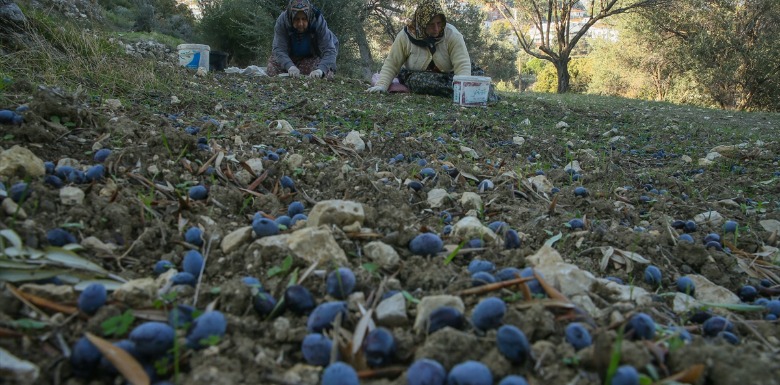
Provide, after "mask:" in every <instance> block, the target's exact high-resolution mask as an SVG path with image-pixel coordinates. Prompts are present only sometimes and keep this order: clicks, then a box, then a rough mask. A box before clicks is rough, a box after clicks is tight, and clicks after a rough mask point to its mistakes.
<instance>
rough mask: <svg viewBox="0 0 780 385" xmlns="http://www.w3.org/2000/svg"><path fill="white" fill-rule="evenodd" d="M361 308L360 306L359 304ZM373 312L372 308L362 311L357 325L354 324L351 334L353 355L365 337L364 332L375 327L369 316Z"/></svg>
mask: <svg viewBox="0 0 780 385" xmlns="http://www.w3.org/2000/svg"><path fill="white" fill-rule="evenodd" d="M361 310H363V309H362V306H361ZM373 314H374V309H368V311H366V312H364V313H363V317H362V318H360V321H358V323H357V326H355V334H353V335H352V354H353V355H354V354H355V353H357V351H358V350H360V347H361V346H363V339H364V338H365V337H366V334H367V333H368V332H369V331H371V330H372V329H374V328H375V327H376V325H374V320H373V319H371V316H372V315H373Z"/></svg>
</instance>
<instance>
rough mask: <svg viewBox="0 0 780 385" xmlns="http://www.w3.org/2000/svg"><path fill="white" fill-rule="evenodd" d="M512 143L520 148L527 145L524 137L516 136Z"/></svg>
mask: <svg viewBox="0 0 780 385" xmlns="http://www.w3.org/2000/svg"><path fill="white" fill-rule="evenodd" d="M512 143H514V144H516V145H518V146H522V145H523V144H524V143H525V138H523V137H522V136H514V137H512Z"/></svg>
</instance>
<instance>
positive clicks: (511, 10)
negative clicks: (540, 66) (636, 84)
mask: <svg viewBox="0 0 780 385" xmlns="http://www.w3.org/2000/svg"><path fill="white" fill-rule="evenodd" d="M485 1H486V2H487V3H490V4H494V5H495V6H496V9H498V10H499V12H501V14H502V15H503V16H504V17H505V18H506V19H507V20H508V21H509V22H510V23H511V26H512V29H513V31H514V33H515V36H517V39H518V41H519V43H520V47H521V48H522V49H523V51H525V52H526V53H527V54H529V55H531V56H534V57H537V58H539V59H543V60H547V61H549V62H550V63H552V64H553V65H554V66H555V69H556V73H557V75H556V78H557V82H558V85H557V88H556V92H558V93H565V92H569V91H570V88H571V87H570V83H569V82H570V74H569V63H570V62H571V60H572V57H573V55H574V54H575V52H574V49H575V48H576V47H577V46H578V44H580V43H581V41H582V40H583V38H584V37H585V34H586V33H587V32H588V30H590V28H591V27H592V26H593V25H595V24H596V23H597V22H599V21H601V20H605V19H607V18H610V17H613V16H615V15H619V14H623V13H626V12H631V11H633V10H638V9H643V8H653V7H658V6H662V5H664V4H665V3H666V2H668V1H670V0H626V1H621V2H618V1H601V2H596V1H592V2H590V3H589V5H588V6H587V7H586V10H587V11H588V15H589V16H588V17H587V18H584V19H583V20H582V22H581V23H580V24H579V25H572V24H573V22H574V20H573V11H575V10H576V9H577V8H579V7H581V6H582V5H580V2H579V1H557V0H518V1H505V0H485ZM529 27H530V28H529ZM534 31H535V33H532V32H534Z"/></svg>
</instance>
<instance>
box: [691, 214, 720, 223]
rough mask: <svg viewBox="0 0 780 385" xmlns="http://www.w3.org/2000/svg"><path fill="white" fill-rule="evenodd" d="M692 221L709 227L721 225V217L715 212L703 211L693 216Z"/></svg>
mask: <svg viewBox="0 0 780 385" xmlns="http://www.w3.org/2000/svg"><path fill="white" fill-rule="evenodd" d="M693 220H694V221H695V222H696V223H698V224H703V223H709V224H710V225H713V226H718V225H720V224H721V223H723V216H722V215H720V213H719V212H717V211H705V212H703V213H701V214H697V215H696V216H694V217H693Z"/></svg>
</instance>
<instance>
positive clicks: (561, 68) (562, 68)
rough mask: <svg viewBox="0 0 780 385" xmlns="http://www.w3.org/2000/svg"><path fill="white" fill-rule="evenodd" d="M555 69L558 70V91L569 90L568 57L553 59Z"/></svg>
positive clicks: (562, 92) (564, 91) (563, 92)
mask: <svg viewBox="0 0 780 385" xmlns="http://www.w3.org/2000/svg"><path fill="white" fill-rule="evenodd" d="M553 64H554V65H555V70H556V71H557V72H558V91H557V92H558V93H559V94H565V93H567V92H569V80H570V76H569V58H568V57H561V58H560V59H558V60H557V61H554V62H553Z"/></svg>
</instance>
